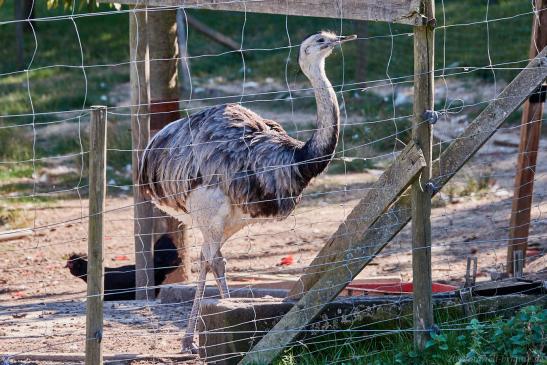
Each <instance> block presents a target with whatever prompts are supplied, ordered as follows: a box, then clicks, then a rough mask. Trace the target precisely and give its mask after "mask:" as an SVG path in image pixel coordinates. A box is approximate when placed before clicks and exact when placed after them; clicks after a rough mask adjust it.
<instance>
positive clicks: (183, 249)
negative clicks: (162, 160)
mask: <svg viewBox="0 0 547 365" xmlns="http://www.w3.org/2000/svg"><path fill="white" fill-rule="evenodd" d="M148 37H149V40H150V42H149V44H150V46H149V47H150V50H149V52H150V60H151V61H150V98H151V105H150V133H151V134H152V135H154V134H155V133H157V132H158V131H159V130H160V129H162V128H163V127H165V126H166V125H167V124H169V123H171V122H173V121H175V120H177V119H179V118H180V111H179V110H180V101H179V100H180V89H179V86H178V79H177V76H178V69H177V59H178V56H179V49H178V42H177V10H165V11H153V12H150V13H149V14H148ZM156 211H157V212H158V214H156V216H157V218H156V219H155V227H154V232H155V236H157V235H159V234H161V233H163V232H165V231H167V232H169V234H170V236H171V238H172V239H173V242H174V243H175V246H176V247H177V250H178V255H179V257H180V258H181V264H180V266H179V267H178V269H177V270H175V271H174V272H172V273H171V274H169V276H168V277H167V279H166V280H165V283H175V282H179V283H180V282H184V281H188V280H189V279H190V250H189V244H188V240H187V239H185V238H186V237H185V227H184V226H182V225H180V222H179V221H178V220H176V219H175V218H172V217H165V218H164V219H165V222H160V221H161V220H163V219H160V218H159V217H160V216H164V215H165V213H163V212H159V210H156ZM156 223H157V224H156ZM156 284H157V285H159V283H156Z"/></svg>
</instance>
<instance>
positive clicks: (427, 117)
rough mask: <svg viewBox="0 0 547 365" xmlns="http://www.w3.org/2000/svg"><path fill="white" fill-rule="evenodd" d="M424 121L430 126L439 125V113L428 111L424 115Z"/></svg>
mask: <svg viewBox="0 0 547 365" xmlns="http://www.w3.org/2000/svg"><path fill="white" fill-rule="evenodd" d="M422 119H423V120H424V121H425V122H428V123H429V124H431V125H433V124H435V123H437V121H438V120H439V112H436V111H435V110H426V111H425V112H424V113H423V114H422Z"/></svg>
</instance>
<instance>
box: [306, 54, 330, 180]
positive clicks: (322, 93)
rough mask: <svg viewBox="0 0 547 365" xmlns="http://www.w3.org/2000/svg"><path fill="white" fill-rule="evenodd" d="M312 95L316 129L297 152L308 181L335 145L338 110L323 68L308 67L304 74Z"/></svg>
mask: <svg viewBox="0 0 547 365" xmlns="http://www.w3.org/2000/svg"><path fill="white" fill-rule="evenodd" d="M305 74H306V76H307V77H308V78H309V79H310V82H311V84H312V86H313V89H314V92H315V100H316V103H317V127H316V130H315V131H314V132H313V135H312V136H311V138H310V139H309V140H308V141H307V142H306V143H305V144H304V146H303V147H302V150H301V151H300V153H299V161H298V162H299V167H300V172H301V174H302V176H303V177H304V178H307V179H311V178H312V177H315V176H317V175H319V174H320V173H321V172H323V170H324V169H325V168H326V167H327V165H328V164H329V162H330V160H331V159H332V156H333V155H334V151H335V149H336V144H337V143H338V131H339V129H340V110H339V108H338V100H337V99H336V93H335V92H334V89H333V88H332V85H331V83H330V81H329V80H328V79H327V75H326V74H325V66H324V63H323V64H319V65H316V66H311V67H310V68H308V70H306V71H305Z"/></svg>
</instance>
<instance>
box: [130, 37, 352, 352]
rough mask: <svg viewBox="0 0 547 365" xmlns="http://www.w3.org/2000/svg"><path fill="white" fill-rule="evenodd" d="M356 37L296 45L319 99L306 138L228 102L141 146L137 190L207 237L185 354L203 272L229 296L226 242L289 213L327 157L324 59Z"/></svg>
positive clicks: (332, 127) (332, 98)
mask: <svg viewBox="0 0 547 365" xmlns="http://www.w3.org/2000/svg"><path fill="white" fill-rule="evenodd" d="M355 38H356V36H355V35H351V36H345V37H342V36H337V35H335V34H333V33H330V32H326V31H322V32H320V33H317V34H313V35H311V36H309V37H308V38H306V39H305V40H304V42H302V44H301V46H300V51H299V56H298V63H299V65H300V67H301V69H302V71H303V73H304V74H305V75H306V77H307V78H308V79H309V80H310V82H311V84H312V86H313V89H314V93H315V99H316V103H317V129H316V130H315V131H314V133H313V135H312V136H311V138H310V139H309V140H308V141H306V142H302V141H298V140H296V139H294V138H292V137H290V136H289V135H288V134H287V132H285V130H284V129H283V128H282V127H281V125H279V124H278V123H276V122H274V121H271V120H267V119H264V118H262V117H260V116H259V115H257V114H255V113H254V112H252V111H251V110H249V109H246V108H244V107H242V106H241V105H239V104H227V105H218V106H213V107H211V108H208V109H205V110H202V111H200V112H198V113H196V114H193V115H191V116H189V117H187V118H184V119H180V120H177V121H175V122H172V123H171V124H169V125H167V126H166V127H165V128H163V129H162V130H161V131H160V132H159V133H157V134H156V135H155V136H154V137H153V138H152V139H151V140H150V142H149V144H148V146H147V147H146V149H145V151H144V153H143V156H142V163H141V166H140V174H139V176H140V181H139V185H140V189H141V191H142V192H143V194H144V195H145V196H147V197H148V198H149V199H151V200H152V202H153V203H154V204H155V205H156V206H157V207H158V208H159V209H161V210H162V211H164V212H165V213H167V214H169V215H172V216H174V217H175V218H177V219H178V220H179V221H180V222H181V224H182V225H188V224H192V225H193V226H194V227H196V226H197V227H198V228H199V229H200V231H201V232H202V234H203V239H204V242H203V244H202V247H201V264H200V270H199V278H198V283H197V288H196V294H195V299H194V302H193V305H192V310H191V312H190V317H189V320H188V327H187V329H186V334H185V336H184V338H183V340H182V350H183V351H192V352H195V351H196V350H197V347H196V346H195V344H194V343H193V338H194V331H195V326H196V321H197V316H198V313H199V310H200V304H201V298H202V296H203V291H204V287H205V281H206V276H207V272H208V271H211V272H212V273H213V276H214V278H215V281H216V284H217V286H218V288H219V291H220V296H221V298H228V297H229V292H228V286H227V284H226V279H225V265H226V262H225V260H224V258H223V257H222V254H221V252H220V249H221V247H222V245H223V243H224V242H226V240H227V239H228V238H229V237H231V236H232V235H233V234H234V233H236V232H238V231H239V230H241V229H242V228H243V227H245V226H246V225H248V224H251V223H254V222H257V221H258V220H259V219H260V220H261V221H264V220H265V219H279V220H281V219H284V218H286V217H287V216H288V215H289V214H290V213H291V212H292V211H293V210H294V209H295V207H296V204H297V203H298V202H299V200H300V198H301V193H302V190H303V189H304V188H305V187H306V186H307V185H308V183H309V182H310V180H311V179H312V178H313V177H315V176H317V175H319V174H320V173H321V172H322V171H323V170H325V168H326V167H327V165H328V164H329V162H330V160H331V159H332V157H333V155H334V151H335V148H336V144H337V142H338V131H339V127H340V111H339V108H338V101H337V99H336V94H335V92H334V90H333V88H332V85H331V83H330V82H329V80H328V79H327V76H326V74H325V59H326V58H327V57H328V56H329V55H330V54H331V52H332V50H333V48H334V47H335V46H337V45H339V44H341V43H343V42H346V41H350V40H353V39H355Z"/></svg>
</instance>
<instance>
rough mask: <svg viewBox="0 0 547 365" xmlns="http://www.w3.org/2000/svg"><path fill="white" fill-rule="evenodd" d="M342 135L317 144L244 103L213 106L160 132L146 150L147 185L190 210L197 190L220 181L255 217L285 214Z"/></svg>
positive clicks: (163, 200) (169, 203) (157, 196)
mask: <svg viewBox="0 0 547 365" xmlns="http://www.w3.org/2000/svg"><path fill="white" fill-rule="evenodd" d="M337 108H338V105H337V104H335V108H334V110H333V111H332V116H333V117H335V118H338V110H337ZM337 135H338V133H337V130H336V131H335V133H332V131H330V133H328V134H325V136H324V139H326V141H323V142H324V143H322V144H321V148H320V149H321V150H318V149H319V147H317V143H312V141H311V140H310V141H308V143H304V142H301V141H298V140H296V139H294V138H292V137H290V136H289V135H288V134H287V133H286V132H285V130H284V129H283V128H282V127H281V126H280V125H279V124H278V123H276V122H274V121H271V120H267V119H264V118H262V117H260V116H259V115H257V114H256V113H254V112H252V111H250V110H248V109H246V108H244V107H242V106H240V105H238V104H228V105H221V106H215V107H212V108H209V109H206V110H203V111H201V112H198V113H196V114H193V115H191V116H189V117H188V118H184V119H181V120H178V121H175V122H173V123H171V124H169V125H168V126H166V127H165V128H163V129H162V130H161V131H160V132H158V134H156V135H155V136H154V138H153V139H152V140H151V141H150V143H149V145H148V147H147V148H146V150H145V152H144V154H143V157H142V163H141V171H140V186H141V190H142V191H143V192H144V193H145V194H146V195H148V196H149V197H150V198H152V199H153V200H154V201H155V203H156V204H158V205H160V206H166V207H170V208H173V209H176V210H178V211H181V210H182V211H184V212H186V213H188V209H187V205H186V199H187V197H188V195H189V194H190V193H191V192H192V191H194V190H195V189H202V188H206V187H211V188H212V187H218V189H220V190H222V192H223V193H224V194H225V195H226V196H227V197H228V198H229V200H230V203H231V204H232V205H237V206H239V208H240V209H241V210H242V211H243V212H244V213H245V214H248V215H250V216H251V217H279V218H283V217H286V216H287V215H289V214H290V213H291V212H292V210H293V209H294V208H295V206H296V204H297V203H298V201H299V200H300V197H301V193H302V190H303V189H304V188H305V187H306V186H307V185H308V183H309V181H310V180H311V178H313V177H314V176H316V175H318V174H319V173H321V172H322V171H323V170H324V169H325V167H326V166H327V165H328V163H329V161H330V160H331V158H332V154H333V152H334V148H335V146H336V143H337ZM316 140H317V139H316ZM316 142H317V141H316ZM325 142H326V143H325Z"/></svg>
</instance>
